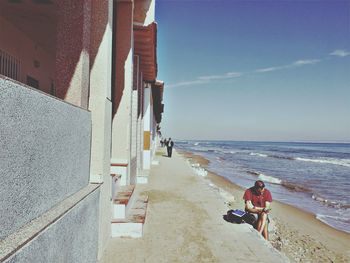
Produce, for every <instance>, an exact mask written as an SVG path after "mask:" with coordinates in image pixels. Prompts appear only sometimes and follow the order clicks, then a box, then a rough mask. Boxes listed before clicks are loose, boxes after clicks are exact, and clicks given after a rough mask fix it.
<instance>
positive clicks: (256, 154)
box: [249, 152, 268, 157]
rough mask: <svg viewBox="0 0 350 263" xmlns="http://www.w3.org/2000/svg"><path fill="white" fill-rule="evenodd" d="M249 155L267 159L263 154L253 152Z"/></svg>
mask: <svg viewBox="0 0 350 263" xmlns="http://www.w3.org/2000/svg"><path fill="white" fill-rule="evenodd" d="M249 155H253V156H260V157H268V155H267V154H263V153H254V152H252V153H250V154H249Z"/></svg>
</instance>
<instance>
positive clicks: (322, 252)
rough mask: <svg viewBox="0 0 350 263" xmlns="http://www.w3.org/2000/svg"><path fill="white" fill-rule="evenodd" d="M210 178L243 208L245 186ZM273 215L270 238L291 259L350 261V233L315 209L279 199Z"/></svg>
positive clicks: (200, 160) (205, 163) (198, 158)
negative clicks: (328, 222) (329, 222)
mask: <svg viewBox="0 0 350 263" xmlns="http://www.w3.org/2000/svg"><path fill="white" fill-rule="evenodd" d="M181 154H182V155H183V156H184V157H185V158H187V159H189V160H190V162H191V163H192V164H193V165H195V166H196V165H197V164H199V165H200V166H201V167H203V168H207V166H208V164H209V161H208V160H206V159H204V158H203V157H201V156H198V155H193V154H191V153H188V152H182V153H181ZM207 178H208V180H210V181H211V182H212V183H213V184H215V185H216V186H217V187H219V188H220V189H223V190H224V191H226V192H228V193H230V194H232V195H233V196H234V201H232V200H231V201H230V202H229V203H228V205H229V207H232V208H240V209H242V208H243V200H242V196H243V189H242V188H240V187H239V186H237V185H235V184H233V183H232V182H230V181H229V180H227V179H225V178H223V177H221V176H219V175H217V174H214V173H212V172H210V171H209V172H208V176H207ZM271 217H272V221H273V222H272V224H271V228H270V242H271V244H272V245H273V246H274V247H275V248H276V249H277V250H279V251H281V252H282V253H284V254H285V255H286V256H287V257H288V258H289V259H290V261H291V262H350V245H349V244H350V235H349V234H347V233H345V232H342V231H338V230H336V229H334V228H332V227H330V226H328V225H326V224H324V223H322V222H321V221H319V220H317V219H316V217H315V215H313V214H311V213H308V212H305V211H302V210H300V209H297V208H295V207H292V206H290V205H286V204H283V203H281V202H278V201H274V202H273V204H272V212H271Z"/></svg>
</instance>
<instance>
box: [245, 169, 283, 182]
mask: <svg viewBox="0 0 350 263" xmlns="http://www.w3.org/2000/svg"><path fill="white" fill-rule="evenodd" d="M247 173H248V174H251V175H254V176H257V177H258V179H260V180H262V181H264V182H268V183H271V184H282V180H281V179H278V178H276V177H273V176H270V175H266V174H263V173H258V172H255V171H247Z"/></svg>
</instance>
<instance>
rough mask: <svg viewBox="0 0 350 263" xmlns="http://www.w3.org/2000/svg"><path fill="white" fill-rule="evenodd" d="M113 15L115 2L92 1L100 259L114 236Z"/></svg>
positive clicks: (94, 175) (93, 154)
mask: <svg viewBox="0 0 350 263" xmlns="http://www.w3.org/2000/svg"><path fill="white" fill-rule="evenodd" d="M112 15H113V1H109V0H93V1H92V23H91V45H90V53H91V54H90V58H91V62H90V98H89V110H91V118H92V142H91V174H90V182H92V183H93V182H94V183H102V182H103V184H102V186H101V196H100V206H99V213H100V217H99V218H100V221H99V239H98V241H99V257H100V256H101V254H102V252H103V249H104V248H105V246H106V244H107V241H108V239H109V238H110V236H111V223H110V222H111V201H110V200H111V188H112V187H111V175H110V160H111V133H112V127H111V125H112V124H111V122H112V102H111V78H112V59H111V56H112V23H113V21H112V20H113V16H112Z"/></svg>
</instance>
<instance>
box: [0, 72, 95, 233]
mask: <svg viewBox="0 0 350 263" xmlns="http://www.w3.org/2000/svg"><path fill="white" fill-rule="evenodd" d="M90 140H91V116H90V113H89V112H88V111H85V110H82V109H81V108H78V107H75V106H73V105H70V104H68V103H65V102H63V101H60V100H58V99H55V98H53V97H51V96H47V95H45V94H44V93H42V92H39V91H36V90H33V89H30V88H27V87H24V86H22V85H21V84H19V83H17V82H13V81H12V80H9V79H6V78H0V185H1V187H0V214H1V217H0V225H1V228H0V239H2V238H4V237H6V236H7V235H9V234H11V233H13V232H14V231H16V229H18V228H19V227H21V226H22V225H24V224H26V223H28V222H29V221H30V220H32V219H33V218H36V217H38V216H39V215H40V214H42V213H43V212H45V211H47V210H49V209H50V208H51V207H52V206H54V205H55V204H57V203H59V202H61V201H62V200H64V199H65V198H66V197H68V196H70V195H72V194H74V193H75V192H77V191H78V190H80V189H81V188H83V187H84V186H86V185H87V184H88V180H89V161H90Z"/></svg>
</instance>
